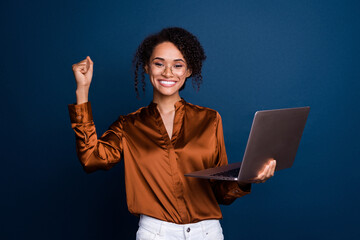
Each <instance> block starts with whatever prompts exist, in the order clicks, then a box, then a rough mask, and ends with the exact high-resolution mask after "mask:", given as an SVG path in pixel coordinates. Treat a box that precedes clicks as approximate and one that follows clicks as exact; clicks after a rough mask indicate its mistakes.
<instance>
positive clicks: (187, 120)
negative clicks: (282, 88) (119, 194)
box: [68, 99, 251, 224]
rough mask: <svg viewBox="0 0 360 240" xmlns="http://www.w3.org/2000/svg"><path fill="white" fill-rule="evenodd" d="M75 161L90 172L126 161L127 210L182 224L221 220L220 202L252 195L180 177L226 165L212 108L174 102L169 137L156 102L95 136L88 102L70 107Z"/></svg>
mask: <svg viewBox="0 0 360 240" xmlns="http://www.w3.org/2000/svg"><path fill="white" fill-rule="evenodd" d="M68 109H69V114H70V119H71V126H72V128H73V130H74V132H75V136H76V149H77V154H78V158H79V160H80V162H81V164H82V166H83V168H84V170H85V171H86V172H88V173H90V172H93V171H95V170H98V169H105V170H107V169H110V168H111V167H112V166H114V164H116V163H118V162H119V161H121V160H123V161H124V165H125V167H124V169H125V187H126V199H127V204H128V209H129V211H130V212H131V213H132V214H135V215H139V214H145V215H148V216H151V217H154V218H157V219H160V220H164V221H168V222H173V223H178V224H186V223H195V222H198V221H201V220H206V219H221V218H222V214H221V211H220V207H219V204H230V203H232V202H233V201H234V200H235V199H236V198H238V197H241V196H244V195H246V194H248V193H250V188H251V185H250V184H249V185H248V187H245V189H244V187H242V188H240V187H239V185H238V184H237V183H236V182H230V181H210V180H205V179H199V178H192V177H185V176H184V174H186V173H189V172H193V171H198V170H202V169H206V168H211V167H216V166H222V165H226V164H227V156H226V151H225V144H224V136H223V127H222V122H221V117H220V115H219V113H218V112H217V111H215V110H212V109H209V108H205V107H200V106H197V105H193V104H190V103H188V102H186V101H185V100H184V99H181V100H180V101H178V102H176V103H175V117H174V125H173V134H172V138H171V139H170V138H169V135H168V133H167V131H166V128H165V125H164V124H163V121H162V118H161V115H160V113H159V111H158V109H157V104H156V103H154V102H151V103H150V105H149V106H147V107H142V108H140V109H138V110H137V111H135V112H133V113H130V114H128V115H125V116H120V117H119V118H118V119H117V120H116V121H115V122H114V123H113V124H112V125H111V126H110V127H109V129H108V130H107V131H106V132H105V133H104V134H103V135H102V136H101V137H100V138H98V137H97V134H96V130H95V125H94V122H93V117H92V111H91V105H90V102H87V103H83V104H79V105H75V104H70V105H68Z"/></svg>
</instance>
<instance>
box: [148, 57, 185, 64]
mask: <svg viewBox="0 0 360 240" xmlns="http://www.w3.org/2000/svg"><path fill="white" fill-rule="evenodd" d="M155 59H159V60H162V61H165V59H164V58H161V57H155V58H154V59H153V60H152V61H154V60H155ZM173 61H174V62H176V61H181V62H183V63H185V61H184V60H182V59H181V58H178V59H174V60H173Z"/></svg>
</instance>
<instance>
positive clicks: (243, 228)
mask: <svg viewBox="0 0 360 240" xmlns="http://www.w3.org/2000/svg"><path fill="white" fill-rule="evenodd" d="M0 9H1V10H0V26H1V40H0V41H1V60H0V80H1V88H0V89H1V90H0V94H1V95H0V98H1V99H0V100H1V110H2V111H1V112H2V114H1V118H0V121H1V126H2V130H1V132H2V134H1V136H2V141H1V145H0V146H1V165H2V173H1V174H0V180H1V181H0V182H1V183H0V184H1V198H0V204H1V214H0V216H1V223H0V229H1V230H0V238H1V239H134V238H135V232H136V230H137V221H138V220H137V218H136V217H134V216H132V215H131V214H130V213H128V211H127V206H126V200H125V190H124V181H123V179H124V176H123V164H122V163H121V164H118V165H117V166H115V167H114V168H113V169H111V170H110V171H107V172H105V171H99V172H96V173H93V174H89V175H87V174H86V173H85V172H83V170H82V168H81V166H80V163H79V162H78V160H77V157H76V152H75V139H74V134H73V131H72V129H71V128H70V121H69V117H68V112H67V104H69V103H73V102H74V101H75V81H74V78H73V75H72V70H71V65H72V64H73V63H76V62H78V61H80V60H82V59H84V58H85V57H86V56H87V55H90V56H91V57H92V59H93V61H94V63H95V65H94V69H95V70H94V77H93V83H92V86H91V91H90V100H91V102H92V106H93V112H94V120H95V122H96V126H97V131H98V134H102V133H103V132H104V131H105V130H106V129H107V127H108V126H109V125H110V124H111V123H112V122H113V121H114V120H116V118H117V117H118V115H120V114H127V113H129V112H132V111H135V110H136V109H138V108H139V107H141V106H144V105H147V104H149V102H150V101H151V95H152V94H151V93H152V92H151V88H150V84H148V91H147V93H146V96H145V97H143V98H142V100H140V101H138V100H137V99H136V98H135V92H134V90H133V74H132V70H131V60H132V57H133V54H134V52H135V50H136V48H137V46H138V45H139V44H140V42H141V41H142V40H143V39H144V38H145V37H146V36H147V35H148V34H150V33H154V32H157V31H159V30H160V29H161V28H163V27H167V26H180V27H184V28H186V29H188V30H189V31H191V32H192V33H194V34H195V35H197V36H198V38H199V40H200V41H201V43H202V44H203V47H204V49H205V51H206V54H207V57H208V58H207V60H206V62H205V64H204V68H203V76H204V83H203V85H202V86H201V89H200V91H199V92H198V93H196V91H195V90H194V89H193V88H192V87H191V84H189V83H188V84H187V87H186V89H185V90H184V91H183V92H182V97H184V98H185V100H187V101H188V102H191V103H194V104H198V105H202V106H207V107H210V108H213V109H216V110H218V111H219V112H220V114H221V115H222V118H223V123H224V134H225V142H226V147H227V153H228V157H229V160H230V162H235V161H239V160H241V159H242V155H243V152H244V149H245V144H246V141H247V137H248V134H249V130H250V126H251V121H252V118H253V114H254V112H255V111H256V110H260V109H272V108H284V107H299V106H306V105H308V106H310V107H311V111H310V115H309V118H308V122H307V125H306V127H305V130H304V135H303V138H302V140H301V144H300V147H299V151H298V154H297V157H296V160H295V163H294V166H293V167H292V168H291V169H288V170H284V171H280V172H277V173H276V175H275V177H274V178H272V179H271V180H269V181H268V182H267V183H265V184H258V185H254V186H253V190H252V193H251V194H250V195H247V196H245V197H243V198H241V199H238V200H236V202H235V203H233V204H232V205H230V206H225V207H222V209H223V214H224V219H223V220H222V225H223V229H224V233H225V237H226V239H228V240H231V239H248V240H249V239H263V238H266V239H277V240H281V239H316V238H320V239H340V238H341V239H350V238H359V236H360V234H359V232H358V226H359V213H360V211H359V210H360V208H359V202H360V194H359V192H358V189H359V183H360V179H359V167H360V164H359V161H360V159H359V153H360V151H359V149H360V148H359V145H360V144H359V133H360V131H359V130H360V128H359V116H360V114H359V106H358V105H359V102H360V101H359V100H360V98H359V93H358V92H359V90H360V84H359V79H360V64H359V59H360V45H359V43H360V2H359V1H340V0H339V1H328V0H324V1H315V0H313V1H305V0H302V1H289V0H283V1H277V0H276V1H275V0H273V1H267V0H257V1H254V0H253V1H250V0H249V1H235V0H234V1H158V0H154V1H127V2H121V1H116V0H114V1H85V0H84V1H10V0H9V1H1V3H0Z"/></svg>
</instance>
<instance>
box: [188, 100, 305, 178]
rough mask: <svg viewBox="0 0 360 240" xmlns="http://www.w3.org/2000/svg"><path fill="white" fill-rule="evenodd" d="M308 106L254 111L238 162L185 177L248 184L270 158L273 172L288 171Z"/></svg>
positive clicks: (302, 128) (301, 131)
mask: <svg viewBox="0 0 360 240" xmlns="http://www.w3.org/2000/svg"><path fill="white" fill-rule="evenodd" d="M309 111H310V107H299V108H285V109H276V110H265V111H257V112H256V113H255V116H254V120H253V123H252V126H251V130H250V135H249V138H248V142H247V145H246V149H245V154H244V157H243V161H242V162H238V163H232V164H229V165H226V166H222V167H216V168H209V169H205V170H201V171H196V172H192V173H188V174H185V176H188V177H197V178H207V179H217V180H228V181H238V182H249V180H250V179H252V178H255V177H256V176H257V175H258V172H259V171H260V170H261V169H262V168H263V166H264V164H266V163H267V161H268V160H269V159H271V158H273V159H275V160H276V169H275V170H276V171H277V170H281V169H285V168H290V167H291V166H292V164H293V162H294V160H295V155H296V152H297V149H298V146H299V143H300V139H301V136H302V133H303V130H304V127H305V123H306V119H307V117H308V114H309Z"/></svg>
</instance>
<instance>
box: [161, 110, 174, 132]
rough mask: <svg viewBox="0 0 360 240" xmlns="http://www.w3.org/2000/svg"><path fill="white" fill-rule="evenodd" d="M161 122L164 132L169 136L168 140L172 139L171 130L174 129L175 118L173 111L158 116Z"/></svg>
mask: <svg viewBox="0 0 360 240" xmlns="http://www.w3.org/2000/svg"><path fill="white" fill-rule="evenodd" d="M160 115H161V119H162V122H163V124H164V126H165V129H166V132H167V134H168V135H169V139H171V138H172V135H173V129H174V118H175V111H173V112H170V113H167V114H164V113H162V114H160Z"/></svg>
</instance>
